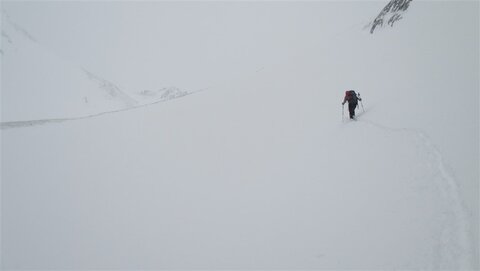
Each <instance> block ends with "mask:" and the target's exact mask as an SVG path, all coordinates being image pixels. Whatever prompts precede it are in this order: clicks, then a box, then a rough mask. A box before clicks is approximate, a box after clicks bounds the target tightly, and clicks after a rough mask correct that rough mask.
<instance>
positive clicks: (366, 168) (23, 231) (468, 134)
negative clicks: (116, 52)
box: [1, 1, 479, 270]
mask: <svg viewBox="0 0 480 271" xmlns="http://www.w3.org/2000/svg"><path fill="white" fill-rule="evenodd" d="M108 3H109V4H108V5H111V6H108V7H109V9H108V10H111V12H112V13H114V12H116V11H118V10H117V9H116V8H115V7H116V5H125V7H128V8H127V9H125V7H124V6H122V7H123V8H122V11H123V12H125V10H130V8H132V7H135V9H133V8H132V10H134V11H132V12H140V11H141V7H142V5H143V4H145V5H147V4H146V3H143V2H138V3H137V2H135V3H121V4H119V3H114V2H108ZM382 4H383V3H379V2H372V3H369V4H367V3H363V4H362V5H363V6H362V5H360V6H359V4H355V3H353V2H352V3H350V2H342V3H339V4H335V3H333V2H305V3H295V2H292V3H285V2H284V3H275V2H265V3H251V2H248V3H236V4H232V5H233V6H229V5H230V4H227V3H222V2H219V3H217V2H200V3H197V4H195V5H193V4H191V5H193V7H192V9H191V10H188V12H186V11H185V10H183V9H181V8H179V9H178V10H175V12H177V13H178V14H177V15H178V16H179V18H187V19H191V20H192V21H195V19H197V17H195V16H196V15H195V14H196V13H195V11H198V12H199V13H201V14H200V15H198V16H199V17H200V18H204V15H205V14H204V13H202V12H205V9H207V10H208V8H207V7H211V8H212V10H213V11H214V13H215V14H216V13H217V12H225V13H227V14H229V12H230V13H232V14H234V15H235V14H237V13H238V14H237V15H236V16H233V15H232V17H231V19H230V20H237V19H238V18H242V17H243V16H241V15H247V14H250V15H251V14H255V15H259V14H260V15H263V16H267V19H265V18H264V17H261V19H259V18H256V17H254V18H256V20H257V21H256V24H258V25H255V24H253V25H250V24H247V25H246V26H245V27H247V28H246V29H245V30H244V31H243V32H241V34H239V35H244V32H245V33H247V32H249V31H248V30H251V29H256V28H255V27H259V28H262V29H270V30H271V32H270V33H271V35H272V37H271V39H272V40H276V38H279V37H280V36H282V37H283V36H285V35H287V36H288V35H290V36H291V37H292V39H295V40H296V41H295V42H292V44H291V48H289V47H288V46H286V47H281V48H284V49H285V50H286V51H285V52H289V53H286V54H278V55H277V56H278V58H276V60H275V61H273V60H272V62H266V63H262V64H261V65H258V64H257V62H256V60H258V59H262V60H268V59H269V57H267V56H266V55H268V54H269V53H268V52H267V51H252V54H253V53H255V54H259V55H258V58H257V59H254V58H255V54H254V55H252V56H251V57H245V59H244V60H243V62H242V65H241V67H236V66H235V65H231V66H225V70H228V71H225V72H222V71H221V70H215V69H217V67H209V66H208V65H207V66H205V71H199V72H201V73H202V74H204V75H205V76H206V77H208V76H210V77H209V78H207V79H205V82H207V81H208V82H209V84H208V85H207V84H199V85H195V84H193V83H192V82H200V81H195V80H191V81H189V83H188V84H185V85H188V87H189V90H188V91H186V90H183V89H182V88H180V87H176V86H172V85H171V84H170V82H168V83H165V84H164V85H158V86H156V87H152V86H146V85H143V84H142V82H140V81H139V82H138V87H136V88H135V89H131V90H124V89H123V88H120V87H118V85H121V84H117V83H114V82H124V84H125V85H129V84H131V80H132V79H131V78H130V79H125V78H123V77H115V76H114V78H108V79H104V78H103V76H100V75H97V74H94V73H92V72H90V71H88V69H87V68H82V65H74V64H71V62H68V61H65V62H64V61H63V60H62V61H60V60H59V59H58V58H57V55H55V54H54V53H53V52H48V51H46V50H45V48H46V46H45V45H41V44H40V42H39V41H36V40H31V39H29V38H28V37H27V36H25V32H23V31H18V29H19V28H18V27H14V26H13V24H11V25H9V24H8V22H7V23H5V17H3V18H2V22H3V24H2V36H3V33H4V30H3V29H4V28H6V29H7V30H8V29H10V28H11V29H10V30H8V31H11V30H12V29H17V31H16V34H15V35H19V36H22V35H23V37H22V38H23V39H24V40H23V41H22V42H19V43H20V44H22V45H21V46H19V47H18V48H17V47H16V45H15V43H12V44H10V43H9V42H8V40H7V39H6V38H5V37H3V38H2V55H1V57H2V96H1V100H2V101H1V102H2V123H1V124H2V125H1V220H2V221H1V260H2V268H4V269H6V270H16V269H43V270H49V269H97V270H98V269H107V268H108V269H123V270H125V269H136V270H139V269H205V270H212V269H333V270H341V269H367V270H370V269H448V270H465V269H478V268H479V263H478V231H477V230H478V211H479V210H478V179H479V172H478V163H479V156H478V152H479V143H478V137H479V132H478V130H479V114H478V105H479V95H478V93H479V80H478V79H479V77H478V74H479V62H478V61H479V52H478V48H479V34H478V33H479V31H478V30H479V27H478V24H477V23H478V20H479V3H478V2H462V3H456V2H418V3H417V2H416V1H413V2H412V3H411V7H410V8H409V10H408V12H406V13H405V14H403V17H404V18H403V19H402V20H401V21H399V22H397V23H396V24H395V26H394V27H393V28H391V27H390V26H388V27H385V28H377V29H376V30H375V33H374V34H373V35H371V34H370V33H369V29H368V27H365V26H368V22H369V21H368V20H370V19H372V18H374V17H375V16H376V15H377V14H378V12H379V10H380V9H381V8H382ZM30 5H33V4H30ZM36 5H39V4H38V3H37V4H36ZM40 5H41V4H40ZM45 5H47V4H45ZM48 5H54V6H55V4H52V3H50V4H48ZM56 5H58V6H59V7H60V6H61V5H62V3H60V2H58V3H57V4H56ZM77 5H80V6H82V5H89V4H79V3H77ZM90 5H97V4H95V3H93V4H92V3H91V4H90ZM102 5H107V4H106V3H103V4H102ZM148 5H153V6H154V7H156V8H157V9H162V7H164V6H162V5H166V6H169V7H170V6H171V5H173V6H175V4H173V3H163V2H159V3H148ZM156 5H158V6H156ZM176 5H179V6H182V5H187V4H185V3H179V4H176ZM302 5H304V6H302ZM26 7H29V4H26V3H23V4H14V3H13V2H11V3H9V4H5V5H4V7H3V8H5V9H6V10H7V11H9V14H10V16H12V19H10V20H12V21H13V15H11V14H20V15H21V14H22V12H21V11H22V10H23V9H24V8H26ZM110 7H112V9H110ZM175 7H176V6H175ZM360 7H361V8H360ZM49 8H50V9H49V10H50V12H51V11H52V10H54V9H53V8H52V7H49ZM137 8H138V10H137ZM170 8H171V7H170ZM149 9H150V10H151V8H149ZM325 9H326V10H328V12H327V13H334V14H338V16H343V17H342V18H341V20H340V21H341V22H339V24H338V25H336V24H335V22H332V21H328V20H321V21H319V22H317V21H315V20H314V19H313V18H317V14H316V12H321V10H325ZM26 10H28V8H27V9H26ZM60 10H61V9H60ZM80 10H82V9H80ZM192 10H193V11H192ZM340 10H341V11H342V12H339V11H340ZM10 11H11V13H10ZM200 11H201V12H200ZM290 11H295V12H296V13H295V14H294V15H292V14H290V13H289V12H290ZM279 12H286V13H285V14H289V16H291V17H288V18H296V17H297V16H298V17H302V18H304V19H302V20H300V22H302V23H304V24H305V25H304V27H305V29H314V27H312V25H311V24H312V23H313V22H317V23H324V24H327V25H328V26H330V28H321V29H322V30H323V31H324V33H323V36H322V32H319V33H317V34H318V37H317V38H313V39H312V38H311V37H312V35H310V34H312V33H310V32H309V31H307V30H305V32H301V33H299V32H298V31H296V30H297V29H295V28H288V27H287V28H282V26H285V21H284V19H285V18H284V17H283V15H282V16H278V13H279ZM323 12H325V11H323ZM335 12H337V13H335ZM186 14H187V15H188V16H186ZM192 14H193V15H192ZM276 14H277V15H276ZM20 15H17V16H19V17H21V16H20ZM2 16H5V15H2ZM324 16H332V15H326V14H324ZM305 18H306V19H305ZM221 19H222V20H225V24H226V25H230V24H232V21H229V17H228V16H225V17H221ZM131 20H133V19H131ZM27 21H28V20H27ZM97 23H99V22H97ZM218 24H221V21H219V22H218ZM235 25H236V26H237V27H238V25H237V24H235ZM267 26H268V27H267ZM302 26H303V25H302V24H300V23H299V25H298V27H302ZM151 27H152V29H154V28H155V25H151ZM159 27H160V26H159ZM248 27H252V28H251V29H250V28H248ZM32 28H34V27H33V26H32ZM22 29H23V28H22ZM240 29H242V28H240ZM302 29H303V28H302ZM7 30H5V33H7V32H6V31H7ZM216 30H218V29H216V28H212V31H216ZM237 30H238V29H237ZM25 31H26V30H25ZM37 31H38V30H37ZM66 31H67V30H66ZM312 31H313V30H312ZM319 31H320V30H319ZM147 32H148V31H147ZM8 33H10V32H8ZM22 33H23V34H22ZM265 33H266V32H265ZM34 34H35V33H32V34H31V36H34ZM80 34H81V33H79V35H80ZM5 35H7V34H5ZM13 35H14V34H8V36H9V37H12V36H13ZM226 35H227V34H226ZM295 35H298V36H295ZM195 37H197V36H196V35H195ZM209 37H210V38H212V37H216V35H212V36H209ZM239 38H241V37H239ZM19 39H20V37H19ZM39 39H40V37H39ZM219 39H220V38H219ZM279 39H280V38H279ZM12 40H13V37H12ZM267 41H268V39H266V40H259V42H261V44H259V45H258V46H259V47H261V48H263V47H265V48H267V47H268V46H267V45H269V46H272V47H275V44H265V42H267ZM307 41H308V42H307ZM79 42H80V41H79ZM204 42H206V43H207V44H211V45H212V46H220V45H222V44H224V43H225V41H223V40H221V39H220V41H217V40H209V41H204ZM245 42H246V44H248V43H247V41H245ZM6 43H8V44H6ZM226 43H227V44H228V42H226ZM305 43H308V44H307V45H305ZM219 44H220V45H219ZM243 45H245V44H243ZM191 46H206V45H205V44H203V45H200V44H194V43H192V44H191ZM238 46H239V50H241V48H247V49H248V47H242V44H239V45H238ZM279 46H284V45H279ZM27 47H31V48H27ZM23 49H25V50H24V51H23V52H27V53H22V52H21V50H23ZM221 49H224V50H225V48H223V47H221V48H218V50H219V51H220V50H221ZM247 49H245V50H247ZM277 49H278V48H277ZM248 50H250V49H248ZM278 50H280V49H278ZM232 51H234V50H232ZM292 51H293V52H294V53H292ZM47 52H48V53H47ZM247 52H250V51H247ZM262 52H264V53H265V55H262ZM181 53H182V52H180V53H178V55H181ZM223 53H224V52H223ZM174 55H175V53H174ZM245 55H246V56H248V53H245ZM27 56H28V57H29V58H31V59H34V61H33V63H31V61H30V62H29V61H28V59H26V58H24V57H27ZM272 56H273V55H272ZM192 61H194V60H193V59H192ZM25 63H31V64H32V65H33V67H35V66H38V69H45V67H47V68H48V69H51V70H50V71H51V73H49V72H48V71H45V73H46V74H48V77H44V76H40V75H39V74H36V73H35V72H34V71H30V70H26V69H23V70H22V69H21V65H20V64H23V65H27V64H25ZM62 63H63V64H62ZM252 63H253V64H252ZM67 64H68V65H67ZM250 64H251V67H250V69H249V70H248V69H246V68H245V67H248V66H249V65H250ZM67 67H70V68H67ZM72 67H80V68H72ZM96 69H97V70H100V71H101V70H102V68H101V65H99V66H98V67H97V68H96ZM111 69H121V67H118V66H115V67H111ZM125 69H127V68H125ZM209 69H211V70H209ZM180 70H181V69H180ZM180 70H179V71H178V72H180ZM186 70H188V68H186ZM232 71H237V74H236V75H235V76H232V74H233V73H232ZM112 74H114V73H112ZM215 74H217V76H218V78H216V77H215V76H214V75H215ZM189 75H190V74H189V73H187V74H185V80H186V81H188V80H189V78H194V77H195V76H198V75H192V77H188V76H189ZM207 75H208V76H207ZM22 76H23V77H24V78H25V80H24V81H25V82H23V83H22V84H23V85H22V84H20V83H21V82H22V80H20V79H19V78H20V77H22ZM59 76H62V78H63V79H62V80H59V81H56V78H57V77H59ZM63 76H65V77H63ZM132 76H133V77H134V78H140V77H136V76H135V75H134V74H132ZM172 78H177V77H175V76H172ZM178 78H182V77H181V76H180V75H178ZM30 79H31V81H30ZM129 80H130V81H129ZM29 81H30V83H29ZM32 81H33V82H34V83H31V82H32ZM57 82H60V83H59V84H57ZM151 82H154V80H153V79H152V81H151ZM17 83H18V84H20V85H17ZM210 83H211V84H210ZM32 84H36V85H37V84H38V89H35V95H36V96H35V98H31V97H30V96H24V95H27V94H25V92H29V91H32V90H31V88H30V87H31V86H32ZM178 85H179V86H182V85H183V83H182V82H179V83H178ZM21 86H24V88H20V87H21ZM67 86H68V87H71V88H69V92H65V89H62V87H67ZM347 89H355V90H357V91H358V92H360V93H361V96H362V98H363V108H362V106H360V108H359V109H357V114H358V120H357V121H349V120H346V119H342V105H341V101H342V99H343V94H344V91H345V90H347ZM20 90H22V91H25V92H19V91H20ZM120 91H121V92H120ZM109 93H110V94H112V93H116V94H115V95H110V96H108V95H109ZM28 95H30V94H28ZM86 95H90V96H88V97H91V98H90V99H87V100H89V101H91V102H92V103H95V104H96V105H95V109H88V106H85V104H82V103H81V102H82V99H83V98H84V97H85V96H86ZM63 101H64V102H65V104H64V105H62V103H63ZM79 101H80V102H79ZM62 106H65V108H63V109H62ZM30 109H31V110H30ZM62 110H63V111H62ZM62 112H64V114H62ZM344 113H345V116H346V115H347V114H348V113H347V112H346V109H345V112H344ZM4 116H5V118H4Z"/></svg>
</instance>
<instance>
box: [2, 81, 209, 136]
mask: <svg viewBox="0 0 480 271" xmlns="http://www.w3.org/2000/svg"><path fill="white" fill-rule="evenodd" d="M203 90H206V89H200V90H196V91H192V92H188V93H185V94H183V95H179V96H176V97H173V98H166V99H162V100H158V101H155V102H151V103H148V104H142V105H135V106H131V107H127V108H122V109H118V110H112V111H105V112H100V113H96V114H91V115H87V116H81V117H72V118H57V119H38V120H24V121H7V122H0V130H5V129H12V128H25V127H32V126H38V125H46V124H52V123H61V122H66V121H75V120H83V119H90V118H96V117H100V116H103V115H107V114H114V113H119V112H124V111H129V110H134V109H139V108H142V107H147V106H151V105H154V104H158V103H162V102H167V101H170V100H174V99H178V98H182V97H185V96H188V95H191V94H194V93H197V92H200V91H203Z"/></svg>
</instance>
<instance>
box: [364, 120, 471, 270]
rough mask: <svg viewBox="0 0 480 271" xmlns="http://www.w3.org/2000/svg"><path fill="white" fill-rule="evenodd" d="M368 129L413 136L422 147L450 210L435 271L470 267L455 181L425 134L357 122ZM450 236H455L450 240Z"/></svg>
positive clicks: (466, 229)
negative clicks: (451, 211)
mask: <svg viewBox="0 0 480 271" xmlns="http://www.w3.org/2000/svg"><path fill="white" fill-rule="evenodd" d="M359 122H363V123H366V124H368V125H370V126H373V127H376V128H377V129H382V130H386V131H390V132H396V133H406V134H410V135H413V136H414V137H415V138H416V139H418V141H419V142H421V143H422V145H423V146H424V147H425V150H426V151H427V153H428V154H429V156H430V159H431V160H432V161H431V162H432V165H434V166H435V168H436V169H437V171H438V173H439V176H440V178H441V179H442V180H443V182H437V184H438V185H439V189H440V191H441V192H442V197H443V198H445V200H446V201H448V203H449V205H450V206H451V207H452V209H453V214H451V215H449V216H448V217H447V219H446V221H444V222H445V225H444V226H443V232H442V234H441V236H440V237H439V243H438V247H437V250H438V254H439V258H438V260H437V262H436V263H434V266H435V268H436V269H445V268H450V267H451V266H452V265H453V266H456V267H457V268H461V269H464V268H465V269H468V268H471V266H472V260H473V257H472V247H471V244H470V242H469V240H471V239H470V238H469V237H470V235H471V229H470V226H469V223H468V220H467V212H466V207H465V205H464V203H463V200H462V199H461V197H460V192H459V188H458V184H457V181H456V180H455V179H454V178H453V177H452V175H451V174H450V173H449V172H448V170H447V169H448V166H447V164H446V163H445V161H444V158H443V155H442V154H441V152H440V151H439V150H438V148H437V147H436V146H435V144H434V143H433V142H432V140H431V139H430V138H429V137H428V136H427V135H426V133H425V132H423V131H420V130H417V129H413V128H392V127H387V126H385V125H381V124H378V123H375V122H372V121H369V120H359ZM452 236H455V237H453V238H452Z"/></svg>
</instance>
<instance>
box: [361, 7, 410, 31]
mask: <svg viewBox="0 0 480 271" xmlns="http://www.w3.org/2000/svg"><path fill="white" fill-rule="evenodd" d="M410 2H412V0H391V1H390V2H389V3H388V4H387V5H386V6H385V7H384V8H383V9H382V11H381V12H380V14H378V16H377V17H376V18H375V19H374V20H373V22H371V23H370V25H369V27H371V28H370V33H371V34H373V32H374V31H375V28H377V26H379V27H383V26H384V23H385V22H386V23H387V25H390V26H392V27H393V24H394V23H395V22H397V21H399V20H401V19H402V18H403V17H402V15H403V14H404V13H405V12H406V11H407V9H408V7H409V6H410Z"/></svg>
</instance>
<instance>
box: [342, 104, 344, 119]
mask: <svg viewBox="0 0 480 271" xmlns="http://www.w3.org/2000/svg"><path fill="white" fill-rule="evenodd" d="M344 105H345V104H342V122H343V121H345V110H344Z"/></svg>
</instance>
